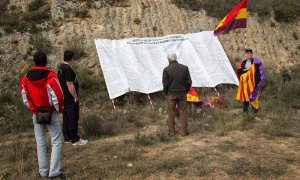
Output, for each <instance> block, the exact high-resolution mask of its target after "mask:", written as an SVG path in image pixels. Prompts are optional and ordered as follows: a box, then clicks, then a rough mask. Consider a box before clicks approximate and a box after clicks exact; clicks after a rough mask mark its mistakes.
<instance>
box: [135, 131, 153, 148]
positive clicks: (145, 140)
mask: <svg viewBox="0 0 300 180" xmlns="http://www.w3.org/2000/svg"><path fill="white" fill-rule="evenodd" d="M154 140H155V139H154V137H153V136H146V135H141V133H140V131H138V132H137V133H135V134H134V137H133V142H134V143H136V144H139V145H143V146H148V145H151V144H153V143H154Z"/></svg>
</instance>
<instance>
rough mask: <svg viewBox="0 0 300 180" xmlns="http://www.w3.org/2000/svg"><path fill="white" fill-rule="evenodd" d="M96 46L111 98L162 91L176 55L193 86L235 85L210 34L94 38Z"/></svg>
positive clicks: (207, 32)
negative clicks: (171, 57) (164, 74)
mask: <svg viewBox="0 0 300 180" xmlns="http://www.w3.org/2000/svg"><path fill="white" fill-rule="evenodd" d="M95 43H96V49H97V53H98V56H99V60H100V64H101V67H102V71H103V74H104V78H105V82H106V86H107V89H108V93H109V97H110V98H111V99H114V98H116V97H118V96H121V95H123V94H125V93H126V92H129V91H137V92H141V93H145V94H148V93H153V92H157V91H161V90H162V89H163V85H162V72H163V69H164V68H165V67H166V66H168V60H167V55H168V54H169V53H176V54H177V56H178V62H179V63H181V64H184V65H186V66H188V67H189V70H190V74H191V78H192V81H193V83H192V86H193V87H215V86H216V85H218V84H221V83H228V84H235V85H238V79H237V77H236V75H235V72H234V70H233V68H232V66H231V64H230V62H229V60H228V57H227V55H226V53H225V51H224V49H223V47H222V45H221V43H220V41H219V39H218V38H217V37H215V36H214V35H213V32H212V31H204V32H200V33H193V34H173V35H168V36H164V37H156V38H129V39H122V40H107V39H96V40H95Z"/></svg>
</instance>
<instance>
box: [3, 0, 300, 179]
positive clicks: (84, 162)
mask: <svg viewBox="0 0 300 180" xmlns="http://www.w3.org/2000/svg"><path fill="white" fill-rule="evenodd" d="M176 1H177V2H180V3H181V7H182V8H187V9H190V10H194V11H199V10H203V9H204V10H207V14H208V15H209V16H215V17H218V18H223V17H224V16H225V15H226V14H227V13H228V12H229V10H230V9H231V8H232V7H233V6H234V5H236V4H237V3H238V2H240V0H230V1H226V3H227V5H228V7H227V6H226V7H225V6H224V5H220V6H219V4H224V3H220V2H221V1H222V2H224V0H221V1H220V0H214V1H208V0H206V2H204V1H203V0H198V1H197V0H194V1H183V0H176ZM31 2H32V3H30V4H29V5H28V8H27V9H26V8H25V9H23V10H24V12H21V11H20V7H19V6H16V7H13V6H12V5H11V4H10V5H9V7H7V5H8V4H9V1H8V0H2V1H1V2H0V26H1V28H2V29H4V30H5V31H6V32H27V31H31V32H32V31H37V30H38V28H39V27H40V26H41V25H42V23H43V22H45V21H46V20H47V21H48V20H49V19H47V18H51V17H50V16H49V17H43V15H42V14H39V13H41V12H42V11H43V10H45V12H49V11H48V10H49V9H48V2H50V1H42V0H34V1H31ZM82 2H84V3H82ZM85 2H86V3H85ZM89 2H91V3H92V4H93V3H95V5H96V3H106V4H108V5H107V6H109V5H113V6H120V7H123V6H122V3H124V4H123V5H124V7H125V5H126V6H127V5H128V4H127V3H128V2H130V1H127V0H118V1H114V0H111V1H110V0H104V1H101V2H100V1H94V0H80V2H79V3H82V4H83V5H84V6H85V4H86V5H87V3H89ZM173 2H175V0H174V1H173ZM271 2H273V3H274V2H275V1H274V0H267V1H256V2H255V3H253V2H250V1H249V11H250V13H257V15H258V16H260V17H265V16H269V15H270V14H273V13H271V12H272V11H273V10H274V13H275V16H276V13H277V14H278V13H280V12H281V11H282V12H283V10H279V11H278V12H277V11H275V9H276V7H274V6H275V5H272V6H271V5H269V4H268V3H271ZM284 2H285V3H286V5H285V4H283V1H281V0H280V1H278V3H279V4H276V6H278V8H279V7H280V8H279V9H282V8H285V6H288V3H290V2H296V1H292V0H288V1H284ZM67 3H72V4H73V3H74V4H76V3H77V1H73V2H71V1H70V2H67ZM147 3H148V2H146V1H144V2H143V3H141V4H142V5H141V8H142V9H143V10H145V14H142V16H141V17H143V18H144V16H143V15H146V14H147V13H148V10H150V8H148V7H149V6H150V5H149V4H147ZM192 3H194V4H192ZM213 3H215V4H213ZM226 3H225V4H226ZM296 3H297V2H296ZM129 4H130V3H129ZM298 4H299V3H298ZM213 5H215V7H214V6H213ZM296 5H297V4H296ZM87 6H88V5H87ZM216 6H218V7H216ZM297 7H299V6H295V7H291V6H290V7H289V8H292V9H289V11H290V12H291V14H293V13H294V10H293V9H295V8H297ZM44 8H45V9H44ZM108 8H109V7H108ZM113 8H116V7H113ZM151 8H152V7H151ZM118 9H121V8H118ZM214 9H215V11H214ZM105 11H106V10H105ZM213 11H214V12H213ZM187 12H188V13H190V11H187ZM109 13H110V11H109ZM112 14H114V13H112ZM191 14H192V13H191ZM294 14H295V13H294ZM296 14H297V13H296ZM91 15H92V13H91ZM117 15H118V14H117ZM137 16H139V15H137ZM137 16H133V17H137ZM192 16H193V15H192ZM281 16H282V17H277V18H276V21H283V22H292V21H294V19H296V17H292V16H286V12H284V13H283V14H282V15H281ZM70 17H73V16H70ZM83 17H84V16H83ZM298 17H299V16H298ZM39 18H41V19H44V20H45V21H44V20H42V21H40V19H39ZM143 18H142V19H139V18H137V20H136V19H132V16H131V17H130V18H129V17H128V20H129V21H132V22H133V23H134V24H136V25H135V26H137V25H139V24H142V23H143V24H144V19H143ZM255 18H256V17H255ZM278 18H279V19H278ZM286 18H287V19H288V20H287V19H286ZM261 19H262V18H261ZM290 19H291V20H290ZM77 20H78V19H76V21H77ZM135 20H136V22H135ZM142 21H143V22H142ZM147 21H148V20H147ZM269 22H270V23H269ZM40 23H41V24H40ZM68 23H73V22H70V21H68ZM145 23H147V22H146V21H145ZM153 23H155V22H153ZM265 25H266V26H270V27H276V28H279V27H281V26H282V24H281V23H279V22H272V21H268V23H267V24H265ZM187 26H188V24H187ZM148 27H150V29H147V30H148V32H150V33H153V32H152V31H155V32H154V33H155V34H156V33H157V32H158V31H159V33H158V34H163V33H165V31H162V30H161V29H159V28H163V27H160V26H159V28H158V27H156V26H153V24H152V25H150V26H148ZM267 29H270V28H269V27H267ZM53 30H54V31H56V32H55V35H59V34H60V32H62V31H63V28H62V29H53ZM51 31H52V30H51ZM132 31H133V30H132ZM294 31H295V30H294ZM265 32H267V31H265ZM265 32H264V33H265ZM45 33H46V32H43V34H44V35H46V34H45ZM132 33H133V32H132ZM14 35H15V34H14ZM19 35H20V36H21V37H23V36H24V37H26V38H27V34H19V33H16V36H19ZM0 36H2V37H3V36H6V34H5V33H3V32H2V31H1V35H0ZM298 36H299V33H298V32H297V31H295V32H293V31H289V37H287V38H288V39H287V38H285V37H284V36H282V35H279V36H278V38H277V39H276V38H275V39H273V38H272V41H273V40H274V42H275V46H276V42H279V43H280V45H279V46H280V47H283V48H285V47H288V48H287V49H289V51H290V52H289V53H291V52H292V51H293V52H294V51H295V50H296V51H298V50H300V45H298V43H297V42H298ZM2 37H1V38H2ZM47 37H48V36H47ZM49 37H50V36H49ZM5 38H6V37H5ZM5 38H3V39H5ZM15 39H17V38H15ZM289 40H293V42H296V43H294V44H292V43H290V42H289ZM255 41H257V40H255ZM7 42H9V43H11V44H12V45H13V46H14V47H16V46H23V41H22V40H20V39H19V40H11V41H7ZM29 42H30V44H31V46H32V47H29V48H28V47H25V48H24V49H25V50H24V51H23V52H17V53H18V54H19V55H18V54H17V55H13V56H14V57H16V58H13V59H16V61H22V59H32V58H31V56H30V54H31V51H32V50H38V48H40V49H39V50H42V51H46V52H47V51H48V53H51V49H52V48H51V42H50V41H49V40H48V39H47V38H45V37H44V36H42V35H41V34H35V35H31V38H30V41H29ZM53 42H54V41H53ZM237 42H238V43H239V42H240V41H237ZM64 43H65V44H63V43H61V44H59V45H62V46H64V50H72V51H74V52H75V54H76V58H77V59H78V58H81V57H84V56H85V55H86V52H85V47H84V44H85V41H84V39H80V38H78V37H75V38H72V37H71V38H69V39H68V38H66V41H65V42H64ZM256 43H258V42H256ZM55 47H57V46H55ZM273 47H274V46H273ZM4 48H6V46H4V47H2V50H0V55H1V57H0V58H1V59H0V63H1V64H2V62H3V60H4V58H6V57H7V53H9V51H8V50H6V49H5V50H4ZM274 48H275V50H276V48H277V46H276V47H274ZM295 48H297V49H295ZM27 49H28V50H27ZM266 49H267V48H266ZM26 50H27V52H26ZM241 50H242V49H241V48H237V47H234V46H232V47H231V48H230V51H233V52H237V53H240V52H241ZM267 50H268V49H267ZM24 52H25V53H24ZM87 52H90V50H89V51H87ZM26 54H27V55H26ZM21 56H22V58H20V57H21ZM91 57H93V56H91ZM230 59H231V63H232V65H233V67H236V66H237V63H238V62H239V61H240V60H241V57H239V56H238V55H231V57H230ZM91 61H93V59H89V60H88V65H87V61H86V60H83V61H81V60H80V61H79V62H76V63H75V64H77V65H76V66H77V67H75V68H74V69H75V72H76V74H77V77H78V80H79V84H80V91H79V92H80V93H79V95H80V97H79V101H80V107H81V109H80V110H81V111H80V120H79V123H80V127H79V131H80V135H82V136H83V137H84V138H87V139H89V141H90V142H89V144H88V145H87V146H84V147H74V146H72V145H70V144H67V143H65V144H63V151H62V161H61V163H62V168H63V172H64V174H65V175H66V176H67V179H187V178H188V179H207V178H211V179H215V178H220V179H222V178H225V179H226V178H227V179H245V178H246V179H247V178H249V177H250V178H252V179H299V174H297V173H298V169H299V162H300V157H299V153H298V152H299V143H300V140H299V139H300V138H299V128H300V127H299V125H300V123H299V118H298V117H299V108H300V94H299V92H300V83H299V78H300V73H299V72H300V69H299V66H297V65H295V66H293V67H291V68H290V69H288V70H289V74H290V75H291V77H292V80H290V81H287V82H285V83H283V78H282V73H279V72H277V68H273V67H272V68H270V67H267V66H265V67H266V69H265V82H264V84H263V87H262V90H261V92H260V94H259V101H260V108H259V112H258V114H253V113H251V112H250V113H249V114H246V113H245V114H243V113H242V105H241V103H240V102H238V101H236V100H235V95H236V90H237V88H236V86H233V85H219V86H217V89H218V91H219V93H220V94H221V95H224V96H225V100H226V103H224V105H223V106H220V107H217V106H215V107H206V108H202V109H201V111H195V108H194V109H193V107H192V108H191V111H190V112H189V116H188V122H189V133H190V135H189V136H187V137H181V136H179V135H176V136H175V137H169V136H168V134H167V126H166V117H167V109H166V102H165V96H164V95H163V94H162V93H161V92H157V93H153V94H151V99H152V101H153V103H154V109H152V107H151V106H150V104H149V100H148V98H147V95H145V94H142V93H137V92H128V93H126V94H125V95H124V96H121V97H118V98H116V99H114V101H115V104H116V106H117V109H116V110H114V109H113V106H112V103H111V102H110V98H109V95H108V93H107V87H106V85H105V80H104V77H103V74H102V72H101V71H97V70H95V69H96V68H97V67H96V65H97V62H95V65H93V62H92V63H91ZM8 62H10V61H8ZM14 62H15V61H12V63H14ZM265 62H267V61H265ZM265 62H264V65H265ZM29 63H32V61H26V64H25V65H24V61H22V64H21V65H24V66H25V67H21V66H20V67H19V66H18V67H17V69H16V70H15V71H13V72H12V73H11V74H8V76H7V77H6V76H5V77H4V76H1V77H0V79H1V81H0V83H1V85H4V86H5V88H4V90H3V89H2V86H1V91H0V107H1V108H0V135H1V137H2V138H1V139H0V146H1V148H0V154H1V155H3V156H1V157H0V162H1V163H0V179H39V178H40V177H39V175H38V172H37V157H36V147H35V138H34V131H33V125H32V117H31V116H32V114H31V113H30V112H29V111H28V110H27V109H26V107H25V106H24V105H23V104H22V102H21V97H20V95H19V92H17V90H18V86H19V80H20V78H21V77H22V76H23V75H24V74H25V73H26V72H27V70H28V69H29V67H30V66H31V65H29ZM27 66H28V67H27ZM12 67H15V66H12ZM3 71H5V69H4V70H3ZM195 89H196V91H197V92H198V93H199V95H200V99H201V100H204V101H207V100H210V99H211V97H214V96H216V93H215V92H214V90H213V89H212V88H195ZM179 126H180V122H178V120H176V129H179ZM47 142H48V147H47V148H48V150H47V153H49V151H50V148H49V144H50V139H49V137H48V136H47ZM74 154H77V155H78V156H77V157H76V158H74V157H73V155H74Z"/></svg>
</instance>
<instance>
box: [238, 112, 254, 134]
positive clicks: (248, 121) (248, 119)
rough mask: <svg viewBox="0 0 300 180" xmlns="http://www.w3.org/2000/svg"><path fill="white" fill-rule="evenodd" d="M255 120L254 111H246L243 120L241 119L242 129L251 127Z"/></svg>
mask: <svg viewBox="0 0 300 180" xmlns="http://www.w3.org/2000/svg"><path fill="white" fill-rule="evenodd" d="M250 111H251V110H250ZM254 121H255V116H254V114H252V113H244V114H243V115H242V121H241V127H242V130H246V129H249V128H250V125H252V124H253V122H254Z"/></svg>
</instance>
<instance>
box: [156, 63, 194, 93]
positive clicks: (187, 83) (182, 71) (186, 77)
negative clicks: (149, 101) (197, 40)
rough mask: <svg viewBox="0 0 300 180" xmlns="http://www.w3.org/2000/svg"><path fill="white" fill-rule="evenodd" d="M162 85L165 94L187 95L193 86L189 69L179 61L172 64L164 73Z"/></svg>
mask: <svg viewBox="0 0 300 180" xmlns="http://www.w3.org/2000/svg"><path fill="white" fill-rule="evenodd" d="M162 83H163V86H164V93H165V94H168V93H169V92H171V93H174V94H186V93H187V92H189V90H190V88H191V85H192V80H191V76H190V72H189V68H188V67H187V66H185V65H182V64H179V63H178V62H177V61H173V62H171V63H170V64H169V66H167V67H166V68H165V69H164V71H163V78H162Z"/></svg>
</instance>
